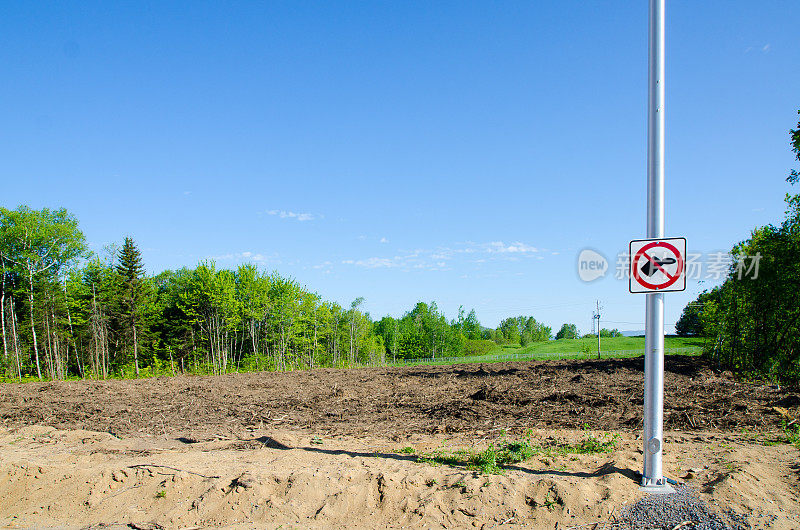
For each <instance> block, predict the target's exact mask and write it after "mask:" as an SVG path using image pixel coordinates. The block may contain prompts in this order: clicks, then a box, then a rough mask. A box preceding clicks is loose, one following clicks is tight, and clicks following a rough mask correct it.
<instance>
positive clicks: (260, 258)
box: [210, 250, 280, 263]
mask: <svg viewBox="0 0 800 530" xmlns="http://www.w3.org/2000/svg"><path fill="white" fill-rule="evenodd" d="M210 259H213V260H214V261H248V262H255V263H266V262H270V263H280V260H278V256H277V254H273V255H271V256H268V255H265V254H262V253H260V252H250V251H249V250H246V251H244V252H228V253H227V254H220V255H218V256H211V257H210Z"/></svg>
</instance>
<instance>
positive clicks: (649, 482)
mask: <svg viewBox="0 0 800 530" xmlns="http://www.w3.org/2000/svg"><path fill="white" fill-rule="evenodd" d="M639 491H644V492H646V493H653V494H655V495H667V494H668V493H675V488H673V487H672V486H670V485H669V483H667V480H666V479H664V478H662V479H660V480H656V479H652V478H644V477H642V485H641V486H639Z"/></svg>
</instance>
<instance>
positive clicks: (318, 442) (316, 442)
mask: <svg viewBox="0 0 800 530" xmlns="http://www.w3.org/2000/svg"><path fill="white" fill-rule="evenodd" d="M311 443H312V444H314V445H322V438H320V437H319V436H314V437H312V438H311Z"/></svg>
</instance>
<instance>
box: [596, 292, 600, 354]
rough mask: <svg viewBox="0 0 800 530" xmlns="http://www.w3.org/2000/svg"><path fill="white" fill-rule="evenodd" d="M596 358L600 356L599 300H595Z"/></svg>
mask: <svg viewBox="0 0 800 530" xmlns="http://www.w3.org/2000/svg"><path fill="white" fill-rule="evenodd" d="M597 358H598V359H599V358H600V300H597Z"/></svg>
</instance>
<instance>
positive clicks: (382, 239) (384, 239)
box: [381, 237, 389, 243]
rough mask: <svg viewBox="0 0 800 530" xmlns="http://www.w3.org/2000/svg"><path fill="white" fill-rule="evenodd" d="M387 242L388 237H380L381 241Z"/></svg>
mask: <svg viewBox="0 0 800 530" xmlns="http://www.w3.org/2000/svg"><path fill="white" fill-rule="evenodd" d="M388 242H389V240H388V239H386V238H385V237H382V238H381V243H388Z"/></svg>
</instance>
